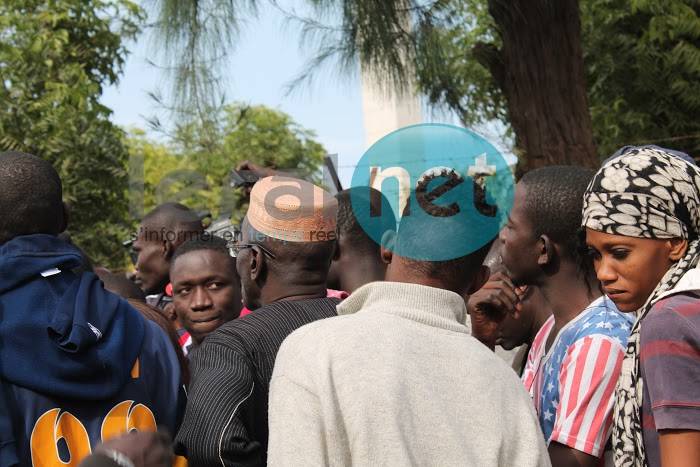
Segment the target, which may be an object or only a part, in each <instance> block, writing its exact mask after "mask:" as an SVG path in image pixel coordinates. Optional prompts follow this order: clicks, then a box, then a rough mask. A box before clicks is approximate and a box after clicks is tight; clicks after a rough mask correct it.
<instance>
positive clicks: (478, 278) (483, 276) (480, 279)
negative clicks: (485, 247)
mask: <svg viewBox="0 0 700 467" xmlns="http://www.w3.org/2000/svg"><path fill="white" fill-rule="evenodd" d="M490 276H491V270H490V269H489V267H488V266H486V265H483V264H482V265H481V266H479V270H478V271H477V273H476V274H475V275H474V278H473V279H472V283H471V284H470V285H469V288H468V289H467V294H469V295H471V294H473V293H475V292H476V291H478V290H479V289H481V288H482V287H483V286H484V284H486V282H487V281H488V280H489V277H490Z"/></svg>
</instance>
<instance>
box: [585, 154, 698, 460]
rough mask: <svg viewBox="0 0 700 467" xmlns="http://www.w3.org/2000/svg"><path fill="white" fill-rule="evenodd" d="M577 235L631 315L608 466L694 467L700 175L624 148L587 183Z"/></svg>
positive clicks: (680, 157)
mask: <svg viewBox="0 0 700 467" xmlns="http://www.w3.org/2000/svg"><path fill="white" fill-rule="evenodd" d="M583 227H585V231H586V243H587V245H588V247H589V249H590V252H591V254H592V256H593V262H594V266H595V269H596V274H597V276H598V279H599V280H600V282H601V284H602V287H603V289H604V291H605V293H606V294H607V295H608V296H609V297H610V298H611V299H612V300H613V301H614V302H615V304H616V305H617V307H618V309H620V310H621V311H623V312H630V313H636V314H637V321H636V323H635V325H634V327H633V328H632V333H631V334H630V337H629V341H628V343H627V352H626V356H625V360H624V362H623V365H622V374H621V376H620V380H619V381H618V385H617V388H616V392H615V407H614V411H613V416H614V427H613V450H614V455H615V465H616V466H617V467H628V466H633V467H643V466H652V467H654V466H660V465H663V466H664V467H668V466H673V467H678V466H691V465H692V466H698V465H700V269H698V259H699V258H700V250H699V242H700V240H699V239H698V237H699V235H700V168H698V167H697V166H696V165H695V164H694V163H692V160H691V159H690V158H689V157H688V156H686V155H685V154H679V153H676V152H675V151H670V150H666V149H663V148H659V147H656V146H644V147H627V148H623V149H622V150H621V151H619V152H618V154H616V156H614V157H612V158H610V159H608V160H607V161H606V162H605V163H604V165H603V167H602V168H601V169H600V170H599V171H598V173H597V174H596V175H595V177H594V178H593V180H592V181H591V183H590V185H589V187H588V190H587V191H586V194H585V196H584V205H583Z"/></svg>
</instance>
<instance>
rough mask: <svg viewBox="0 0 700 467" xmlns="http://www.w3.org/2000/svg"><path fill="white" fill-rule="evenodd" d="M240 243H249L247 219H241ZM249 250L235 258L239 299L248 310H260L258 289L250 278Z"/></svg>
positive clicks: (249, 235)
mask: <svg viewBox="0 0 700 467" xmlns="http://www.w3.org/2000/svg"><path fill="white" fill-rule="evenodd" d="M241 230H242V232H241V243H251V240H254V239H251V229H250V224H249V223H248V218H245V219H243V223H242V224H241ZM251 254H252V252H251V251H250V248H245V249H243V250H241V251H239V252H238V255H237V256H236V271H237V272H238V277H240V279H241V297H242V298H243V304H244V305H245V306H246V307H247V308H248V309H249V310H255V309H257V308H260V287H258V284H257V282H256V281H255V280H254V279H253V278H252V277H251V267H250V266H251V263H250V261H251V256H250V255H251Z"/></svg>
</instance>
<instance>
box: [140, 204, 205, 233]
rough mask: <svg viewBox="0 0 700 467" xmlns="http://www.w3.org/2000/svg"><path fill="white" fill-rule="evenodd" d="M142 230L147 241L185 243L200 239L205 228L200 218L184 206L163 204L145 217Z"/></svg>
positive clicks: (142, 221)
mask: <svg viewBox="0 0 700 467" xmlns="http://www.w3.org/2000/svg"><path fill="white" fill-rule="evenodd" d="M161 229H162V230H161ZM141 230H142V232H140V233H144V234H145V235H146V239H147V240H153V239H154V238H155V239H157V240H158V241H162V240H171V241H173V242H174V243H184V242H186V241H188V240H192V239H196V238H197V237H199V236H200V235H201V234H202V232H203V231H204V227H203V226H202V220H201V219H200V218H199V216H197V214H196V213H195V212H194V211H193V210H191V209H190V208H188V207H187V206H185V205H184V204H180V203H163V204H160V205H158V206H156V207H155V208H154V209H153V210H152V211H151V212H149V213H148V214H146V215H145V216H144V217H143V219H142V220H141ZM163 236H165V238H162V237H163Z"/></svg>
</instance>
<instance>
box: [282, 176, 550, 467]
mask: <svg viewBox="0 0 700 467" xmlns="http://www.w3.org/2000/svg"><path fill="white" fill-rule="evenodd" d="M441 176H442V177H448V178H451V179H452V180H454V178H455V177H459V175H457V174H456V173H454V172H452V173H443V174H442V175H441ZM431 180H432V178H431V177H427V178H424V179H421V180H420V181H419V182H418V187H417V188H416V193H417V194H416V198H417V199H419V198H418V197H419V196H420V194H419V193H420V192H421V191H422V190H426V191H427V187H428V185H429V183H430V181H431ZM419 201H420V199H419ZM443 209H452V211H450V212H448V213H443V216H442V220H441V221H440V222H439V223H437V222H435V221H434V219H435V217H430V216H433V215H434V214H433V213H432V211H430V212H428V214H429V215H428V216H420V217H416V216H414V215H413V214H412V215H410V216H407V215H404V216H403V217H402V219H401V222H400V225H399V229H398V234H397V235H393V233H392V232H389V233H388V234H387V236H388V237H389V238H388V239H387V247H382V249H381V255H382V258H383V260H384V261H385V262H386V264H387V272H386V281H385V282H373V283H370V284H367V285H364V286H363V287H360V288H359V289H358V290H356V291H355V292H354V293H353V294H352V295H351V296H350V297H349V298H347V299H346V300H345V301H344V302H343V303H342V304H341V305H339V306H338V313H339V315H340V316H338V317H336V318H331V319H327V320H321V321H318V322H315V323H311V324H309V325H306V326H304V327H302V328H301V329H298V330H297V331H295V332H294V333H292V334H291V335H290V336H289V337H288V338H287V339H286V340H285V341H284V343H283V345H282V347H281V349H280V351H279V354H278V356H277V362H276V363H275V369H274V374H273V377H272V382H271V385H270V411H269V419H270V442H269V465H270V466H286V465H435V466H446V465H475V466H477V465H478V466H483V467H488V466H503V467H506V466H519V467H529V466H532V467H535V466H547V465H549V460H548V458H547V452H546V448H545V445H544V440H543V439H542V434H541V432H540V429H539V426H538V424H537V418H536V416H535V413H534V410H533V407H532V403H531V401H530V398H529V397H528V394H527V392H526V391H525V390H524V389H523V387H522V384H521V383H520V381H519V380H518V377H517V376H516V375H515V374H514V372H513V371H512V370H511V369H510V368H509V367H508V365H507V364H506V363H505V362H503V361H502V360H500V359H499V358H498V357H497V356H496V355H494V354H493V352H490V351H489V350H488V349H486V348H485V347H484V346H483V345H481V344H480V343H479V342H478V341H477V340H476V339H474V338H473V337H472V336H471V335H470V333H469V329H468V327H467V326H466V325H465V322H466V306H465V302H464V298H463V296H464V295H465V294H467V293H468V292H469V291H470V290H472V289H476V288H478V287H479V286H480V285H481V284H482V283H483V281H484V279H485V272H484V270H483V269H482V266H481V265H482V262H483V260H484V257H485V256H486V253H487V252H488V250H489V247H490V243H491V241H489V242H487V243H486V244H485V245H484V246H482V247H481V248H479V249H477V250H476V251H473V252H471V253H469V254H467V255H466V256H463V257H460V258H455V259H452V260H446V261H430V260H426V259H413V258H411V257H409V256H408V255H407V256H405V257H402V256H400V255H399V254H396V253H394V252H393V251H392V250H396V251H401V252H407V253H408V252H418V251H420V253H419V255H421V256H422V255H424V254H425V253H426V249H430V247H431V246H434V247H436V248H440V245H442V244H444V243H443V242H447V241H454V239H455V238H459V239H467V238H472V237H473V236H475V235H478V234H476V233H475V232H474V226H473V225H472V224H470V223H469V222H464V219H463V218H461V217H460V218H459V219H460V220H457V219H458V218H457V216H455V215H454V214H455V212H454V208H450V207H447V208H444V207H443ZM457 209H459V207H457ZM455 236H456V237H455ZM433 252H434V250H433Z"/></svg>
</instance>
